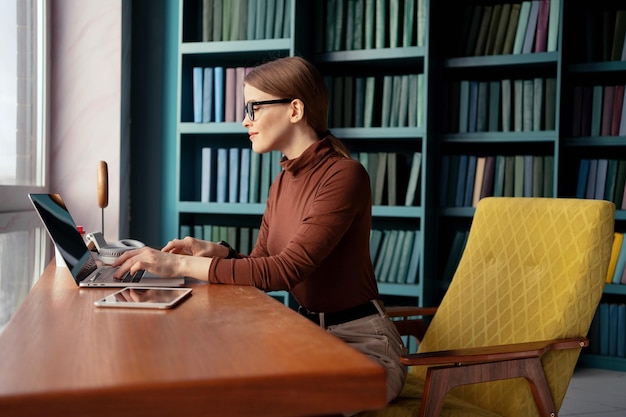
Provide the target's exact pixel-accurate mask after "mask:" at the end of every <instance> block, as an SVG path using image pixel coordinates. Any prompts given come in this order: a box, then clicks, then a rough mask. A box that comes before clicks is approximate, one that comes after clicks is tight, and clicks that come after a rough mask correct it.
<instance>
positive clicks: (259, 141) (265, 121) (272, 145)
mask: <svg viewBox="0 0 626 417" xmlns="http://www.w3.org/2000/svg"><path fill="white" fill-rule="evenodd" d="M243 96H244V101H245V103H246V104H247V103H249V102H256V101H267V100H278V99H283V98H286V97H275V96H272V95H270V94H267V93H265V92H263V91H261V90H259V89H257V88H254V87H252V86H251V85H248V84H245V85H244V88H243ZM253 110H254V120H253V121H252V120H250V117H249V115H246V116H245V117H244V119H243V121H242V123H241V124H242V125H243V127H245V128H246V129H248V135H249V138H250V142H252V150H253V151H254V152H256V153H266V152H270V151H275V150H276V151H280V152H282V153H283V154H285V155H287V153H288V149H289V145H290V138H291V135H290V132H291V129H292V124H291V122H290V116H291V113H292V109H291V105H290V103H273V104H260V105H257V106H253Z"/></svg>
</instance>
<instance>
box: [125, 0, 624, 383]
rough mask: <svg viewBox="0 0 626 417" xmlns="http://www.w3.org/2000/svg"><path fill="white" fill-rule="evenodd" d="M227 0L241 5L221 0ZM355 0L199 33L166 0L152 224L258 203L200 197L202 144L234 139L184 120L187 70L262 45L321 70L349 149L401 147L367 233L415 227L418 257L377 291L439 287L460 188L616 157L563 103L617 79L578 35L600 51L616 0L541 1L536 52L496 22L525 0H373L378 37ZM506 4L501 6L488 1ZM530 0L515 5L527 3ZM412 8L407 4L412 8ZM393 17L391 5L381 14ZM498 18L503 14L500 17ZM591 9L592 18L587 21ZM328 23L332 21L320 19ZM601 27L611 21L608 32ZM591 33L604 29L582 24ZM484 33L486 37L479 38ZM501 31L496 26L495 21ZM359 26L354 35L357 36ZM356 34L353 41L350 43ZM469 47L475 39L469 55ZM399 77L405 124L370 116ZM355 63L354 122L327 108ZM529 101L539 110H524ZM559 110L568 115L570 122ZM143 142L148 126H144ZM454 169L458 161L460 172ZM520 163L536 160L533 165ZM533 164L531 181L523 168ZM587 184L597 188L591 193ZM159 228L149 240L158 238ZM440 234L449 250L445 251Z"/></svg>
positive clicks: (335, 125) (570, 174) (191, 10)
mask: <svg viewBox="0 0 626 417" xmlns="http://www.w3.org/2000/svg"><path fill="white" fill-rule="evenodd" d="M268 1H269V0H268ZM235 3H236V4H241V3H239V2H232V4H235ZM243 3H245V2H243ZM253 3H255V2H253ZM366 3H367V4H373V5H374V7H375V6H376V4H378V3H379V2H376V1H372V2H370V1H367V2H366V1H365V0H363V1H358V0H327V1H312V0H307V1H305V0H297V1H296V0H286V2H285V3H284V4H285V5H286V7H285V13H286V14H285V16H287V14H288V16H289V17H290V19H291V20H290V23H289V25H288V29H285V27H283V31H282V32H281V34H280V36H277V37H270V38H261V39H235V40H227V41H226V40H206V39H205V38H203V36H204V34H203V24H202V19H201V16H202V13H201V12H200V11H201V10H202V5H203V1H202V0H180V1H179V9H178V17H177V23H178V32H177V33H176V39H177V52H176V57H177V68H176V71H175V74H172V75H170V76H168V77H166V78H167V80H169V81H170V82H172V81H173V78H175V79H176V81H175V84H176V92H175V93H176V98H177V108H176V112H175V118H176V133H175V143H176V147H175V152H173V153H174V154H175V157H174V159H175V164H174V165H175V166H171V167H169V168H167V169H166V170H165V171H164V173H163V176H164V177H170V178H174V179H175V180H174V181H175V184H174V185H173V187H170V188H169V190H170V191H168V192H167V195H166V196H165V197H164V199H165V200H169V201H171V200H173V201H174V207H173V210H172V212H168V213H164V214H163V215H162V216H163V217H164V219H163V220H162V224H163V225H164V227H163V228H164V229H166V230H176V231H180V227H181V226H191V227H192V228H193V226H195V225H215V226H229V227H231V228H237V229H246V228H253V227H255V226H258V224H259V221H260V218H261V216H262V213H263V210H264V204H263V202H261V201H259V202H252V201H248V202H237V203H233V202H217V201H208V202H206V201H205V202H203V201H201V200H202V196H201V167H202V160H201V155H202V149H203V148H206V147H212V148H215V149H217V148H228V149H230V148H238V149H239V150H242V149H245V148H246V147H249V146H248V140H247V138H246V135H245V130H244V129H243V127H242V126H241V124H240V120H237V121H234V122H208V123H195V122H194V120H193V112H194V109H193V75H192V74H193V68H194V67H203V68H204V67H217V66H223V67H225V68H228V67H247V66H252V65H255V64H257V63H259V62H262V61H263V60H266V59H270V58H272V57H276V56H291V55H296V54H298V55H303V56H305V57H307V58H308V59H310V60H311V61H313V62H314V63H315V64H316V66H318V68H319V69H320V70H321V71H322V73H323V74H324V75H325V76H326V77H327V80H328V83H329V84H328V85H329V89H330V90H331V124H330V128H331V130H332V131H333V133H334V134H335V135H336V136H337V137H339V138H341V139H342V140H344V142H345V143H346V145H347V146H348V148H349V149H350V150H351V151H352V152H353V153H354V154H355V157H357V156H361V155H378V154H379V153H381V152H387V153H394V154H396V156H400V158H399V160H402V161H404V162H403V163H402V164H403V167H404V169H403V170H402V171H398V172H399V174H398V176H397V179H398V178H399V179H400V182H401V183H402V184H401V186H400V187H398V190H400V191H397V195H396V203H395V205H394V204H389V201H388V200H385V198H386V197H388V193H387V192H385V191H383V197H382V199H381V200H380V201H381V203H380V204H375V205H374V206H373V210H372V213H373V229H375V230H379V231H383V232H384V231H389V230H396V231H404V232H407V231H411V232H418V231H419V233H420V235H419V238H417V240H415V239H414V242H419V245H420V249H419V254H418V255H419V257H420V260H419V265H418V267H417V273H416V276H415V277H414V278H415V283H411V284H409V283H406V284H405V283H395V282H387V281H385V282H380V283H379V289H380V292H381V294H383V296H384V298H385V301H386V302H387V303H390V304H392V303H396V302H397V303H406V302H407V301H409V302H411V303H416V304H418V305H431V304H434V303H436V302H437V301H438V300H439V299H440V297H441V296H442V295H443V293H444V292H445V290H446V288H447V286H448V285H449V279H450V277H451V273H452V272H453V271H454V268H455V267H456V264H455V262H456V261H457V260H458V251H460V250H462V248H463V244H464V241H463V237H464V232H466V231H467V230H468V228H469V226H470V224H471V221H472V217H473V214H474V202H475V198H480V197H481V195H483V196H484V195H513V194H511V193H516V192H520V193H522V194H521V195H546V196H558V197H575V196H576V195H577V192H578V188H579V173H580V164H581V160H582V159H585V158H586V159H594V160H601V159H609V160H610V159H618V160H619V159H624V160H626V157H622V156H621V155H626V153H624V150H625V148H626V135H624V134H623V133H622V134H620V133H619V129H618V131H617V134H608V135H607V134H587V133H585V134H583V131H582V130H580V129H582V119H587V118H591V117H592V116H593V110H592V111H591V112H589V110H587V112H588V113H587V115H586V116H584V117H583V116H582V114H583V113H581V111H582V110H581V109H582V104H581V105H580V106H579V104H578V103H582V100H579V98H578V97H580V98H582V97H583V95H584V94H586V95H588V94H589V92H588V91H587V92H585V93H584V94H583V89H582V88H579V87H591V89H592V90H593V87H595V86H602V87H604V86H607V85H613V86H614V85H619V84H620V83H621V84H622V85H624V84H626V60H621V59H620V60H613V59H606V58H605V57H601V58H599V57H598V56H596V54H597V53H598V52H597V51H599V49H597V48H600V49H601V50H603V51H604V49H607V48H604V47H602V46H600V47H598V46H597V45H596V43H594V42H596V41H598V42H600V41H599V40H598V38H599V39H600V40H601V39H606V40H607V42H608V39H609V38H610V39H611V48H610V49H612V46H613V45H612V41H613V38H614V36H610V35H609V32H610V31H609V30H608V29H606V26H607V25H605V24H602V22H603V20H602V19H605V20H604V22H607V21H610V19H611V16H614V17H613V21H614V22H615V21H617V19H616V16H617V13H616V12H617V10H620V9H622V8H624V9H626V7H625V6H622V5H621V4H620V2H617V1H612V0H599V1H597V2H595V3H594V4H593V7H592V8H587V9H582V8H574V7H572V6H571V5H569V4H566V3H567V2H565V1H564V0H550V2H549V3H550V6H551V9H552V6H553V5H556V6H557V7H556V8H555V10H556V11H557V13H556V17H554V16H553V17H550V15H548V17H547V23H545V24H546V25H547V26H545V27H544V30H545V35H546V38H545V49H544V47H542V46H541V47H539V51H537V50H536V49H533V48H535V45H534V44H531V46H530V48H531V49H530V51H526V52H524V49H523V47H524V45H523V42H522V40H524V41H525V39H524V37H525V36H524V35H525V33H523V34H520V35H519V36H520V39H521V40H520V41H519V42H520V43H521V45H516V37H517V36H518V34H517V31H518V27H519V25H515V27H514V29H509V28H508V23H509V22H511V21H512V20H513V18H512V17H511V16H514V15H516V16H517V18H518V22H519V14H520V13H522V6H523V5H524V4H525V3H527V2H523V1H517V2H512V1H511V2H505V1H502V0H472V1H469V2H467V1H462V0H451V1H448V2H435V1H429V0H423V1H422V0H415V1H414V2H408V1H398V2H395V1H391V0H388V1H384V2H380V4H383V3H385V4H387V5H388V7H387V8H386V9H385V16H386V20H385V22H386V23H387V25H388V29H389V27H394V28H398V27H399V29H396V30H397V33H396V35H394V40H393V42H394V43H393V45H392V40H391V39H390V38H391V37H392V36H390V35H389V33H390V32H386V33H387V37H386V38H384V40H383V41H381V42H383V43H381V44H379V45H378V47H376V44H375V42H376V37H375V34H376V31H375V29H369V28H370V26H369V24H365V15H366V12H365V6H366ZM408 3H410V4H411V5H414V10H413V14H412V16H413V19H414V20H413V25H414V27H415V28H421V29H420V30H421V32H419V35H418V31H415V32H412V34H411V36H410V40H409V41H408V43H406V44H403V43H402V41H401V40H397V38H398V36H399V39H402V35H403V33H404V32H405V30H404V26H402V25H400V22H402V24H404V14H405V12H404V7H405V5H406V4H408ZM444 3H445V4H444ZM528 3H532V2H528ZM538 3H540V2H538ZM507 4H508V5H509V6H508V7H504V6H505V5H507ZM248 5H249V4H248ZM392 5H398V7H399V8H400V10H398V11H396V10H393V11H392V9H391V6H392ZM514 5H518V6H515V7H513V6H514ZM340 6H341V8H340ZM478 6H480V7H478ZM487 6H488V7H491V13H492V15H494V13H493V11H494V10H495V9H496V6H499V8H498V9H499V12H496V13H495V15H499V17H500V19H499V20H498V24H496V23H493V25H491V23H490V22H486V23H483V25H484V33H483V34H482V35H480V33H481V31H480V26H481V20H482V17H483V14H484V13H483V12H484V9H485V7H487ZM531 6H532V4H529V5H528V6H525V7H528V8H529V10H528V13H529V15H530V14H531V10H530V9H531V8H532V7H531ZM539 6H540V4H538V5H537V7H539ZM359 7H363V14H362V15H360V14H357V13H356V12H355V10H360V9H359ZM393 7H395V6H393ZM419 8H421V9H420V10H421V11H419V14H418V9H419ZM477 9H480V10H481V13H480V14H478V15H477V17H476V22H475V23H474V26H473V24H472V19H473V18H474V15H475V14H477V13H476V10H477ZM287 10H288V12H287ZM606 12H611V13H612V14H611V13H606ZM338 13H339V14H340V15H341V14H342V13H343V15H342V18H341V19H342V20H341V22H342V24H343V25H344V26H343V29H342V30H339V31H337V30H336V29H337V28H336V26H338V25H337V24H335V25H333V24H329V22H333V21H334V22H337V20H333V19H337V18H338V17H337V14H338ZM503 15H504V16H507V15H508V17H509V19H508V21H507V20H506V19H503V18H502V16H503ZM537 15H539V9H538V10H537ZM589 15H590V16H589ZM605 15H606V16H605ZM350 16H352V17H350ZM356 16H361V17H359V19H362V24H363V27H362V28H361V29H358V26H357V29H354V28H355V26H354V25H355V21H357V20H358V19H357V18H356ZM394 16H400V17H401V18H398V19H397V22H396V23H393V24H390V23H389V22H390V21H392V20H390V19H392V18H393V17H394ZM170 18H171V17H168V19H170ZM544 19H545V18H544ZM500 21H502V22H503V23H501V24H500ZM598 21H599V22H600V24H599V26H598V27H600V28H601V29H596V26H595V25H596V24H597V22H598ZM504 22H507V24H506V25H505V24H504ZM594 22H596V23H594ZM372 25H373V23H372ZM537 25H539V16H537ZM329 26H330V27H331V29H332V31H330V32H329V30H330V29H329ZM365 26H367V27H368V29H367V30H366V29H365ZM490 26H492V27H490ZM615 26H616V25H615V24H613V26H612V30H613V31H615ZM371 27H372V28H374V27H375V26H371ZM473 27H474V28H473ZM608 27H611V25H609V26H608ZM348 28H352V30H349V29H348ZM472 28H473V29H472ZM598 31H599V32H600V34H603V33H604V35H602V36H600V35H598V34H597V32H598ZM491 32H493V35H492V36H491V38H490V36H489V34H490V33H491ZM507 32H510V33H509V34H508V35H507ZM498 33H499V35H498ZM520 33H521V32H520ZM338 34H339V35H338ZM359 34H361V35H359ZM368 34H369V35H368ZM398 34H399V35H398ZM171 36H173V35H171ZM359 36H362V38H361V40H360V41H359V40H358V37H359ZM366 36H371V37H372V39H371V40H369V41H367V42H372V44H371V45H370V46H369V47H365V42H366ZM480 36H483V38H484V39H482V40H481V41H480V42H483V43H484V44H483V46H482V47H480V48H478V52H480V51H481V50H482V54H481V53H477V48H476V45H477V42H478V39H479V37H480ZM603 36H604V37H603ZM498 37H500V39H498ZM507 37H508V41H507ZM331 40H332V42H331ZM592 40H593V42H592ZM358 42H361V44H360V45H361V47H359V46H358V45H359V43H358ZM599 44H600V45H602V44H601V43H599ZM582 45H585V47H584V48H583V47H581V46H582ZM588 45H589V46H588ZM516 48H517V49H516ZM587 48H591V50H588V49H587ZM594 48H596V49H594ZM485 51H491V52H488V53H487V54H485ZM611 52H612V51H611ZM620 58H621V57H620ZM409 75H410V76H414V75H419V76H420V79H421V81H420V86H421V87H422V88H421V89H420V90H418V91H419V94H415V95H409V96H408V97H405V98H402V97H400V96H397V95H395V93H392V97H396V96H397V97H399V98H400V99H399V100H398V101H402V100H404V101H402V102H403V103H405V105H406V106H407V108H408V107H409V106H418V105H419V106H421V113H419V116H418V115H417V114H416V116H415V117H416V119H414V120H415V121H411V122H409V119H408V117H407V118H406V119H403V120H406V122H404V121H403V122H402V123H397V124H396V123H395V122H392V121H390V120H394V119H393V118H391V119H386V117H387V116H385V121H383V113H382V107H383V105H384V103H383V102H384V101H385V100H384V97H385V94H386V91H385V83H386V82H387V83H389V84H388V85H391V86H393V80H394V77H397V78H398V79H399V80H400V81H399V83H400V85H402V84H401V82H402V77H403V76H409ZM368 77H373V78H374V81H373V83H374V85H375V91H376V97H379V99H378V100H377V102H376V103H375V104H374V107H373V108H374V110H373V111H374V113H373V114H375V116H374V117H373V119H372V121H371V124H370V122H367V123H368V124H366V122H365V121H364V120H361V119H359V120H357V117H355V113H352V114H351V116H350V115H346V114H345V112H341V111H340V110H343V109H345V108H356V107H358V106H356V105H357V103H358V100H357V99H356V97H357V96H356V93H355V91H356V86H357V83H362V82H363V81H360V79H367V78H368ZM386 77H388V78H386ZM357 80H359V81H357ZM405 82H408V81H405ZM337 85H339V86H340V88H341V89H343V90H341V91H344V92H346V91H348V92H351V93H350V94H345V93H344V94H343V95H341V94H332V92H333V91H334V90H335V87H336V86H337ZM405 85H406V84H405ZM596 89H599V87H597V88H596ZM392 91H393V90H392ZM400 91H402V88H400ZM352 95H354V98H353V100H352V101H348V102H346V101H345V99H346V97H348V96H352ZM470 96H471V97H474V99H473V100H475V103H476V106H475V107H474V108H473V109H471V110H470V106H469V101H467V104H466V106H467V107H465V108H464V110H462V108H461V106H462V103H465V100H469V97H470ZM479 97H481V98H480V100H479ZM530 97H533V98H534V99H533V100H532V103H533V104H537V105H536V106H531V107H527V108H525V107H524V105H523V103H524V99H526V102H527V103H530V102H531V100H530ZM334 100H337V101H336V102H335V101H334ZM392 102H393V100H392ZM479 102H480V103H481V104H480V105H478V103H479ZM503 103H508V106H507V107H506V108H503ZM464 105H465V104H464ZM352 106H354V107H352ZM411 108H413V107H411ZM592 108H593V107H592ZM530 109H532V110H530ZM537 109H540V111H538V112H536V111H535V110H537ZM587 109H588V108H587ZM359 111H360V110H359ZM395 111H398V107H396V110H395ZM528 111H530V113H529V112H528ZM355 112H356V110H355ZM503 112H504V113H503ZM470 114H471V116H470ZM505 115H506V116H505ZM524 116H526V120H525V118H524ZM402 117H404V116H402ZM595 117H597V115H596V116H595ZM505 118H506V121H505ZM417 120H419V122H417ZM470 121H471V123H470ZM575 122H576V123H579V122H580V123H581V124H580V125H577V126H578V127H575V125H576V123H575ZM596 123H597V122H596ZM625 127H626V126H625ZM576 129H579V130H576ZM584 132H587V131H586V130H585V131H584ZM171 142H172V138H171V137H167V138H164V143H167V144H169V145H168V146H167V147H165V148H167V149H171ZM148 143H150V142H149V139H146V144H148ZM417 152H418V153H420V156H421V165H420V168H419V174H420V175H419V181H418V183H417V185H416V186H415V190H414V191H415V197H414V199H413V200H412V202H411V204H409V205H408V206H407V205H404V197H405V195H406V191H407V188H408V176H409V174H408V171H410V169H409V168H408V160H409V159H410V158H411V157H412V155H413V154H414V153H417ZM488 157H491V158H492V161H491V162H487V161H488V159H487V158H488ZM479 159H482V162H479ZM516 161H517V162H516ZM396 163H397V161H396ZM476 166H482V167H483V168H481V170H483V171H482V172H483V180H484V172H485V169H486V168H487V167H493V178H492V179H491V180H489V179H487V180H485V181H486V182H483V181H481V182H480V183H478V182H476V177H475V175H476V171H475V170H474V171H472V172H473V173H472V174H471V175H470V172H469V171H463V170H467V167H476ZM516 166H517V171H516ZM451 167H453V168H452V169H451ZM490 169H491V168H488V169H486V171H487V172H489V171H490ZM459 171H461V174H459ZM463 172H467V175H465V176H464V175H462V173H463ZM516 172H517V173H516ZM498 173H499V174H498ZM507 173H508V174H507ZM533 173H539V174H535V175H534V176H533V175H532V174H533ZM541 173H542V174H541ZM524 174H526V178H533V177H534V178H535V181H534V183H533V187H529V186H527V187H526V188H524V186H523V185H522V184H523V179H524V177H525V176H524ZM453 178H454V180H453ZM515 178H518V179H517V180H516V179H515ZM519 178H521V179H522V180H521V182H519V181H520V180H519ZM538 178H541V180H542V181H537V179H538ZM462 180H463V181H462ZM516 181H518V183H517V185H516ZM527 182H528V181H527ZM452 184H454V185H452ZM461 184H462V186H461ZM528 184H530V183H528ZM483 185H484V187H483ZM483 188H484V189H483ZM373 191H374V190H373ZM453 191H454V192H453ZM133 193H134V191H133ZM524 193H526V194H524ZM475 194H476V196H475ZM461 196H462V198H461ZM601 198H606V197H605V196H604V195H603V196H602V197H601ZM613 198H615V197H613ZM146 227H147V226H146ZM131 228H132V224H131ZM615 228H616V231H618V232H626V210H624V209H623V208H622V207H621V204H617V212H616V226H615ZM192 230H193V229H192ZM405 235H406V233H405ZM136 237H138V238H142V236H141V233H137V234H136ZM170 237H171V236H166V237H164V238H165V239H166V240H167V239H169V238H170ZM455 247H456V248H457V249H456V252H457V253H455V250H453V249H454V248H455ZM602 301H603V302H606V303H614V304H620V303H625V302H626V285H623V284H607V285H606V288H605V294H604V297H603V300H602ZM581 363H582V364H583V365H585V366H594V367H604V368H611V369H620V370H625V371H626V358H623V357H616V356H610V355H603V354H598V353H591V354H589V353H585V354H583V355H582V357H581Z"/></svg>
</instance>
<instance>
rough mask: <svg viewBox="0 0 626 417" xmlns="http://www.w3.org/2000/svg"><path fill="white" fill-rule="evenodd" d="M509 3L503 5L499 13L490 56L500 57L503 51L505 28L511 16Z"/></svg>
mask: <svg viewBox="0 0 626 417" xmlns="http://www.w3.org/2000/svg"><path fill="white" fill-rule="evenodd" d="M511 8H512V4H511V3H504V4H503V5H502V10H501V11H500V18H499V19H498V25H497V29H496V35H495V39H494V41H493V47H492V48H491V55H501V54H502V50H503V49H504V40H505V38H506V32H507V27H508V25H509V20H510V19H509V18H510V16H511Z"/></svg>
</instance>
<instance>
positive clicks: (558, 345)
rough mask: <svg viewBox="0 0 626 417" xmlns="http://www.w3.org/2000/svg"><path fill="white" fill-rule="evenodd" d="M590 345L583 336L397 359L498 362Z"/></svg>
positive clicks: (426, 362) (422, 362)
mask: <svg viewBox="0 0 626 417" xmlns="http://www.w3.org/2000/svg"><path fill="white" fill-rule="evenodd" d="M586 346H589V339H587V338H586V337H574V338H569V339H555V340H543V341H539V342H526V343H514V344H509V345H500V346H485V347H477V348H466V349H453V350H445V351H438V352H423V353H412V354H408V355H404V356H402V357H401V358H400V362H402V363H403V364H404V365H407V366H415V365H444V364H452V363H454V364H464V363H478V362H500V361H506V360H512V359H525V358H531V357H540V356H542V355H543V354H544V353H546V352H549V351H552V350H560V349H575V348H583V347H586Z"/></svg>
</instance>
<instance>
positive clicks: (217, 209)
mask: <svg viewBox="0 0 626 417" xmlns="http://www.w3.org/2000/svg"><path fill="white" fill-rule="evenodd" d="M176 210H177V211H178V212H179V213H194V214H195V213H197V214H248V215H262V214H263V212H264V211H265V204H264V203H248V204H241V203H200V202H189V201H179V202H178V203H177V204H176Z"/></svg>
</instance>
